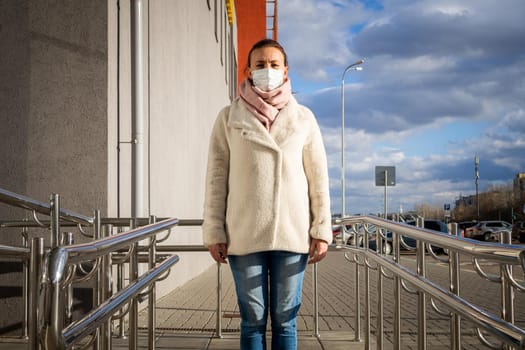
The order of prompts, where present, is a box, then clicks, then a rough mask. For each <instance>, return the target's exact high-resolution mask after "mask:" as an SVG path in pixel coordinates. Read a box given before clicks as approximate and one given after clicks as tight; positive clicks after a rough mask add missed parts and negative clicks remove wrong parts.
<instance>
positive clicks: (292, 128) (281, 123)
mask: <svg viewBox="0 0 525 350" xmlns="http://www.w3.org/2000/svg"><path fill="white" fill-rule="evenodd" d="M296 107H297V101H295V98H293V97H291V98H290V102H288V104H287V105H286V106H285V107H284V108H283V109H281V110H280V111H279V115H278V116H277V118H276V119H275V122H274V123H273V125H272V128H271V130H270V135H271V136H272V138H273V139H274V140H275V143H276V144H277V145H278V146H279V148H282V147H283V146H284V145H285V144H286V143H287V142H288V141H290V139H291V138H292V135H293V134H295V133H296V132H297V129H298V128H299V127H300V125H299V124H300V123H299V122H298V117H297V108H296Z"/></svg>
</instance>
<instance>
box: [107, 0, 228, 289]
mask: <svg viewBox="0 0 525 350" xmlns="http://www.w3.org/2000/svg"><path fill="white" fill-rule="evenodd" d="M113 3H116V1H113ZM209 3H210V6H209V7H208V1H206V0H199V1H195V0H184V1H181V0H178V1H172V0H155V1H151V2H149V9H148V8H147V6H148V4H147V2H146V3H145V6H146V7H145V9H144V13H146V14H149V17H148V16H146V17H147V18H145V21H144V23H143V24H144V28H145V30H146V31H149V32H148V33H146V34H145V36H144V37H145V39H146V40H145V43H144V50H145V53H146V57H145V70H144V77H145V80H146V83H145V84H146V85H147V89H146V92H145V95H144V99H145V101H146V103H145V110H144V114H145V120H144V122H145V127H146V140H145V146H144V147H145V155H146V160H145V163H146V164H147V165H146V167H145V169H144V172H145V173H144V175H145V178H146V184H145V188H144V192H145V194H146V195H145V198H146V200H147V201H148V202H147V203H145V208H146V210H145V213H144V214H145V216H147V215H156V216H158V217H177V218H180V219H200V218H202V212H203V206H202V205H203V201H204V177H205V170H206V162H207V154H208V139H209V135H210V131H211V127H212V124H213V122H214V120H215V118H216V115H217V113H218V112H219V110H220V109H221V108H222V107H223V106H225V105H227V104H229V101H230V96H231V95H233V96H234V95H235V91H232V85H233V86H234V87H236V78H235V77H234V74H232V70H233V71H235V69H236V62H235V57H236V56H235V55H234V54H233V52H234V50H235V45H232V42H235V41H236V36H235V26H230V25H229V24H228V23H227V20H226V17H225V16H226V12H225V7H224V2H223V1H217V2H216V3H217V8H215V2H214V1H209ZM120 5H121V7H120V19H119V22H120V31H119V32H120V33H119V35H120V43H118V42H117V40H116V38H117V32H118V31H117V29H118V28H117V26H116V25H115V23H116V21H117V19H118V17H117V16H118V13H117V12H116V11H115V8H116V6H115V7H113V8H111V6H110V10H109V13H110V24H109V28H110V32H109V52H110V55H109V65H110V79H109V85H110V86H113V87H116V86H117V83H118V86H119V93H120V94H119V95H117V93H116V88H114V89H113V90H111V89H110V91H109V96H110V102H109V104H110V113H109V124H108V125H109V128H108V130H109V135H108V144H109V157H108V159H109V167H108V170H109V174H108V176H109V177H108V178H109V181H108V189H109V196H108V215H109V216H117V214H120V215H121V216H130V215H131V197H130V189H131V178H130V174H131V157H132V155H131V145H130V144H129V143H121V144H120V147H119V149H120V151H119V152H117V151H116V150H117V134H118V131H120V140H121V141H129V140H130V139H131V118H132V117H131V109H130V101H131V97H130V95H131V88H130V75H131V74H130V69H131V68H130V67H131V64H130V49H129V40H130V32H129V28H130V27H129V22H130V18H129V2H126V1H121V2H120ZM148 39H149V43H148ZM118 45H120V50H119V49H118ZM117 57H120V59H119V60H118V61H117ZM117 62H118V64H117ZM117 73H118V74H117ZM117 78H118V79H117ZM232 81H233V84H232ZM234 89H235V88H234ZM117 96H118V97H119V100H120V104H119V106H120V108H119V110H116V107H115V109H112V107H111V106H117ZM117 113H118V115H117ZM118 174H120V176H119V175H118ZM117 179H119V181H117ZM165 244H202V238H201V231H200V228H188V227H185V228H177V229H175V230H173V233H172V234H171V238H170V239H169V240H168V241H167V242H166V243H165ZM179 255H180V257H181V261H180V263H179V264H178V265H177V266H176V267H175V270H174V271H173V272H172V273H171V275H170V277H169V278H168V279H167V280H166V281H164V282H162V283H161V284H159V286H158V292H157V295H158V296H160V297H161V296H162V295H164V294H165V293H167V292H169V291H171V290H173V288H175V287H176V286H178V285H180V284H182V283H184V282H186V281H187V280H189V279H190V278H192V277H194V276H195V275H196V274H198V273H200V272H202V271H203V270H204V269H206V268H207V267H209V266H210V265H211V264H212V260H211V258H210V257H209V254H208V253H180V254H179Z"/></svg>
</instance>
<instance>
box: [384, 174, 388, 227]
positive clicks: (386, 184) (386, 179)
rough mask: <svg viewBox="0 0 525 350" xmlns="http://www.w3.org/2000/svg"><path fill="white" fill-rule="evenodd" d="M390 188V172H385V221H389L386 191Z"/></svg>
mask: <svg viewBox="0 0 525 350" xmlns="http://www.w3.org/2000/svg"><path fill="white" fill-rule="evenodd" d="M387 187H388V170H385V198H384V201H385V203H384V210H385V220H387V219H388V204H387V203H388V200H387V195H386V189H387Z"/></svg>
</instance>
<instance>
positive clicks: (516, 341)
mask: <svg viewBox="0 0 525 350" xmlns="http://www.w3.org/2000/svg"><path fill="white" fill-rule="evenodd" d="M337 223H338V224H341V225H343V226H344V227H347V226H350V227H351V230H350V231H351V232H350V233H351V235H352V236H353V237H359V236H361V237H362V239H353V240H352V242H353V243H354V244H353V245H347V244H344V241H339V245H338V247H339V248H340V249H342V250H343V251H345V256H346V258H347V260H348V261H349V262H350V263H354V264H355V266H356V270H355V276H354V280H355V283H356V284H357V286H356V289H355V292H356V295H355V300H356V304H355V308H356V319H355V322H356V340H361V325H360V322H361V318H362V317H361V308H362V307H363V305H361V300H360V295H361V294H360V291H361V289H364V296H365V300H364V301H363V304H364V313H365V314H364V323H365V324H364V331H365V334H364V342H365V348H366V349H370V347H371V327H372V324H371V319H372V317H371V313H372V305H371V300H370V291H371V285H370V276H371V271H375V272H376V275H377V280H376V285H375V286H376V292H377V294H378V297H377V304H376V312H375V313H376V325H375V328H376V339H375V340H376V344H377V349H383V347H384V339H383V336H384V335H383V334H384V330H385V327H384V313H383V312H384V307H385V303H384V300H383V297H384V296H383V291H384V286H383V281H384V279H391V280H392V281H393V289H394V290H393V300H390V302H391V305H392V306H393V314H394V319H393V348H394V349H402V344H401V304H402V302H403V301H402V300H401V291H402V289H404V290H405V291H407V292H409V293H415V294H417V301H418V302H417V327H418V329H417V337H418V338H417V343H418V349H426V346H427V332H428V329H427V316H428V315H427V303H428V302H430V305H431V307H432V309H433V310H434V311H436V312H437V313H438V314H440V315H442V316H445V317H448V318H449V322H450V334H451V337H450V349H458V350H459V349H461V331H462V328H461V325H462V324H461V319H468V320H470V321H471V322H473V323H474V324H475V325H476V327H477V330H476V332H477V335H478V337H479V340H480V342H481V343H482V344H483V345H485V346H488V347H490V348H494V349H500V348H504V349H510V348H519V349H525V330H524V329H522V328H520V327H518V326H516V325H515V324H514V313H515V305H514V293H515V292H516V291H520V292H523V291H525V283H524V282H523V281H518V280H517V279H516V278H515V276H514V274H513V270H512V268H513V266H518V267H520V268H521V269H522V270H525V248H524V247H523V246H518V245H511V244H510V235H509V234H505V235H504V236H503V237H502V243H506V244H500V243H488V242H479V241H474V240H471V239H466V238H461V237H457V236H455V235H446V234H440V233H437V232H435V231H431V230H426V229H423V228H420V227H423V220H419V223H418V226H419V227H414V226H410V225H406V224H403V223H398V222H394V221H389V220H384V219H381V218H378V217H373V216H356V217H349V218H344V219H343V220H338V221H337ZM453 231H455V232H453V233H454V234H457V226H455V225H454V226H453ZM388 233H391V235H389V234H388ZM372 237H374V238H375V240H376V248H375V250H372V249H370V248H368V247H369V241H370V238H372ZM390 237H391V238H390ZM408 238H410V239H414V240H416V242H417V243H416V246H415V247H413V246H411V245H408V244H407V243H406V242H405V241H406V240H407V239H408ZM343 239H345V237H343ZM388 240H390V242H389V244H392V246H393V247H392V248H393V249H392V251H393V255H392V256H388V255H386V254H384V253H382V252H384V251H385V250H383V247H382V245H383V244H384V243H385V242H387V241H388ZM360 242H362V244H360ZM436 247H440V248H442V249H444V252H445V253H447V254H445V255H438V254H437V253H436V252H435V250H436V249H435V248H436ZM402 248H403V249H407V250H413V251H414V252H415V254H416V268H415V269H410V268H409V267H407V266H404V265H403V264H402V263H401V259H400V252H401V249H402ZM460 256H467V257H469V258H470V259H471V261H472V265H473V267H474V269H475V271H477V272H478V274H479V275H480V276H481V277H482V278H484V279H486V280H487V281H490V282H496V283H500V285H501V300H500V301H501V303H500V307H501V312H500V314H501V317H500V316H497V315H495V314H493V313H490V312H489V311H487V310H484V309H483V308H482V307H480V306H479V305H475V304H473V303H471V302H469V301H467V300H465V299H464V298H462V297H461V295H460V291H459V286H460ZM427 257H430V258H432V259H436V260H438V261H440V262H442V263H445V264H447V265H448V268H449V281H448V286H449V288H448V289H446V288H443V287H441V286H440V285H439V284H438V283H437V282H435V281H432V280H431V279H430V277H429V276H427V273H426V266H427V262H426V259H427ZM480 260H483V261H484V262H487V261H488V262H491V263H494V264H497V265H498V266H499V271H500V273H499V274H498V275H494V274H489V273H486V272H485V271H483V269H482V267H481V264H480V263H479V262H480ZM363 270H364V285H362V284H361V278H360V274H361V272H363ZM361 292H362V291H361ZM436 301H439V302H441V303H442V305H445V308H446V309H447V310H448V312H446V311H444V310H442V307H438V304H437V302H436ZM522 307H523V306H522ZM487 334H490V335H491V336H492V337H491V339H496V340H497V341H499V343H495V342H494V341H493V340H489V339H488V337H487Z"/></svg>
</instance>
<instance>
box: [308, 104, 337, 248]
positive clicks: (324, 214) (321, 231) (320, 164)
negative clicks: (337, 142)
mask: <svg viewBox="0 0 525 350" xmlns="http://www.w3.org/2000/svg"><path fill="white" fill-rule="evenodd" d="M308 112H309V114H310V115H311V123H310V132H309V136H308V139H307V142H306V145H305V147H304V149H303V164H304V169H305V173H306V178H307V181H308V196H309V199H310V214H311V215H310V220H311V222H310V237H312V238H316V239H322V240H324V241H326V242H328V243H332V239H333V236H332V216H331V213H330V187H329V177H328V164H327V158H326V152H325V148H324V144H323V139H322V136H321V130H320V129H319V125H318V124H317V122H316V121H315V117H314V116H313V114H312V113H311V112H310V111H308Z"/></svg>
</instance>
